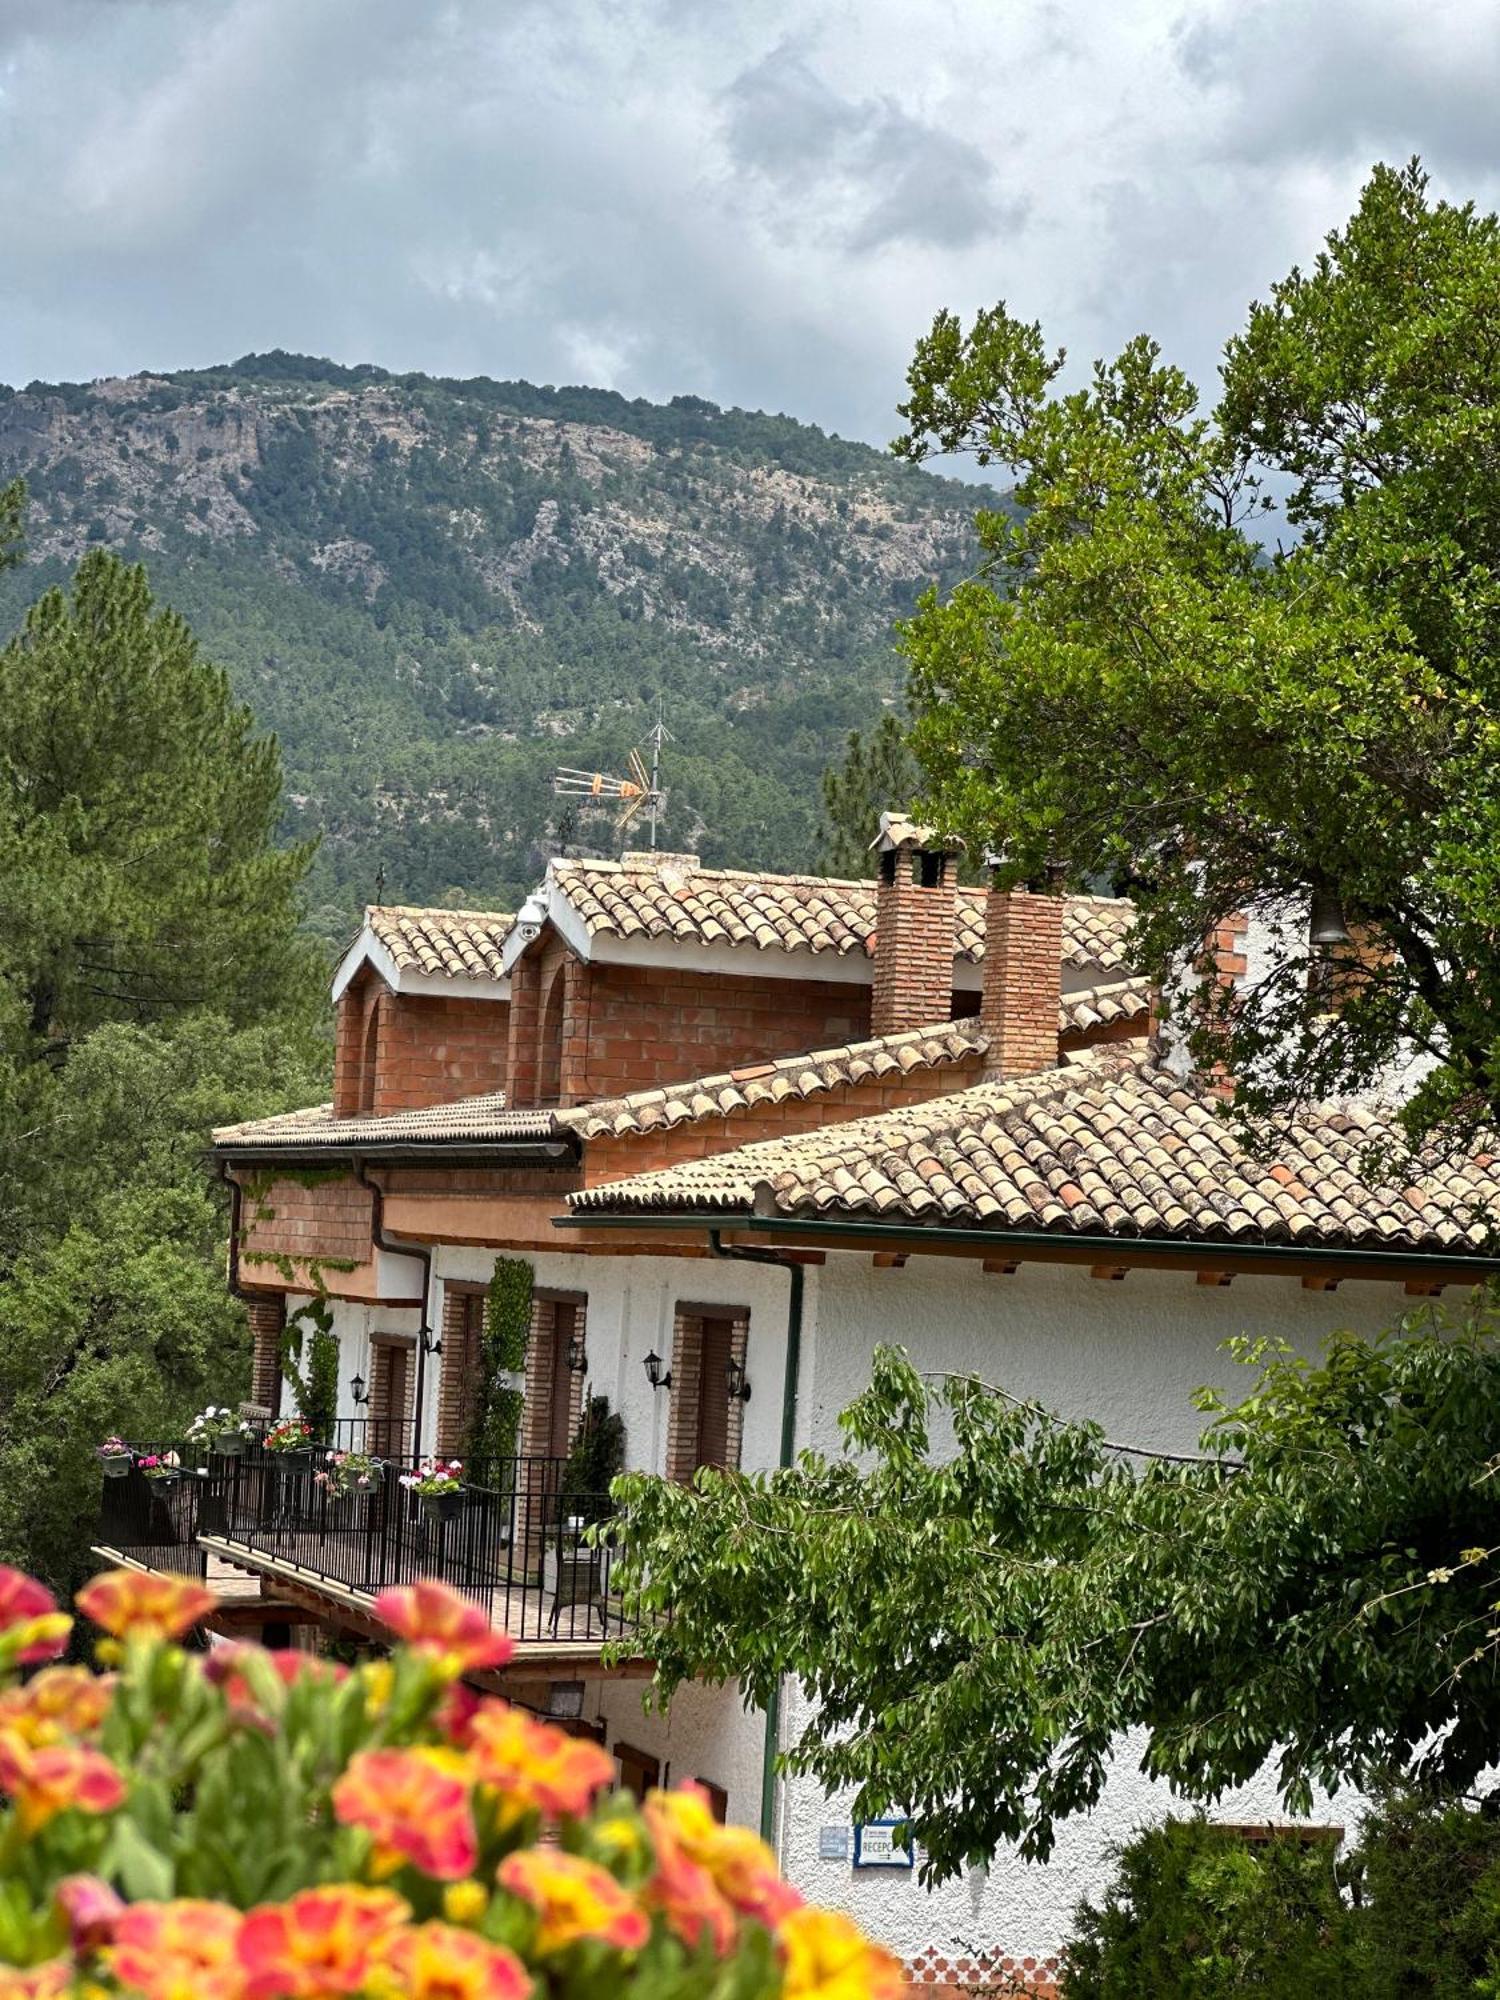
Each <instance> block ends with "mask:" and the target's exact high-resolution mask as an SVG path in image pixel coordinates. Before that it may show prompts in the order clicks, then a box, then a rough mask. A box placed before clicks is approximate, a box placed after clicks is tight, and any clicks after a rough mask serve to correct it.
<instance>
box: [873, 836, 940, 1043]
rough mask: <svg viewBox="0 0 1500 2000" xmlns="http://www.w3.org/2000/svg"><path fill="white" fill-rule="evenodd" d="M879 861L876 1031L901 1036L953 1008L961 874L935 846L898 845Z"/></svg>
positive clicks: (923, 1025) (876, 924)
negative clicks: (958, 874)
mask: <svg viewBox="0 0 1500 2000" xmlns="http://www.w3.org/2000/svg"><path fill="white" fill-rule="evenodd" d="M880 863H881V866H880V882H879V886H878V887H877V889H876V891H875V978H874V984H873V986H872V988H871V995H870V1032H871V1034H873V1035H896V1034H900V1033H901V1032H902V1030H903V1029H906V1028H925V1027H928V1026H930V1025H931V1023H932V1022H934V1021H946V1020H947V1019H948V1018H949V1016H950V1014H951V1012H952V1002H953V931H954V915H955V910H956V905H957V895H958V888H957V876H956V872H955V869H954V866H953V862H952V860H951V858H950V857H949V856H948V855H946V854H942V853H938V852H936V851H929V850H917V849H912V848H899V849H893V850H891V851H890V852H888V853H885V854H882V856H881V857H880Z"/></svg>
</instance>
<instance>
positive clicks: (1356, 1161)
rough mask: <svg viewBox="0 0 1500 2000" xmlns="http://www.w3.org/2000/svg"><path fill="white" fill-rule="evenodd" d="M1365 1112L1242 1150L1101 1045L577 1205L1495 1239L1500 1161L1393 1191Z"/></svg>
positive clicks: (1426, 1241)
mask: <svg viewBox="0 0 1500 2000" xmlns="http://www.w3.org/2000/svg"><path fill="white" fill-rule="evenodd" d="M1395 1136H1396V1135H1395V1134H1394V1132H1393V1130H1392V1128H1391V1127H1390V1126H1388V1125H1386V1124H1385V1123H1383V1122H1382V1121H1381V1120H1380V1119H1379V1118H1378V1117H1376V1116H1375V1115H1374V1114H1372V1113H1368V1112H1364V1111H1347V1110H1345V1111H1338V1110H1327V1111H1310V1112H1307V1113H1306V1114H1304V1115H1303V1116H1302V1117H1300V1118H1299V1119H1298V1121H1297V1123H1296V1124H1295V1125H1294V1126H1293V1127H1292V1129H1291V1130H1290V1131H1289V1132H1288V1133H1286V1134H1285V1135H1283V1136H1282V1138H1281V1141H1280V1143H1279V1147H1278V1151H1277V1154H1276V1156H1275V1157H1274V1158H1273V1159H1271V1160H1270V1161H1263V1160H1261V1159H1260V1158H1258V1157H1256V1156H1255V1155H1253V1154H1252V1153H1251V1152H1249V1151H1248V1150H1247V1149H1246V1148H1245V1146H1244V1145H1243V1144H1242V1142H1241V1141H1240V1139H1239V1138H1238V1137H1237V1135H1236V1133H1235V1131H1234V1128H1233V1127H1232V1126H1231V1125H1229V1124H1228V1123H1226V1122H1225V1120H1224V1119H1223V1117H1222V1116H1221V1113H1220V1107H1219V1105H1218V1102H1217V1100H1216V1099H1214V1098H1213V1097H1212V1096H1210V1095H1209V1094H1208V1093H1207V1092H1205V1091H1202V1090H1199V1089H1198V1088H1196V1087H1194V1086H1191V1085H1185V1084H1183V1083H1182V1082H1181V1081H1180V1080H1179V1079H1177V1078H1175V1077H1171V1076H1168V1075H1166V1074H1165V1073H1164V1072H1162V1071H1159V1070H1155V1069H1152V1068H1150V1067H1149V1066H1147V1065H1145V1064H1143V1063H1140V1062H1139V1060H1138V1058H1132V1057H1131V1056H1130V1055H1129V1054H1128V1053H1126V1052H1123V1051H1121V1050H1118V1049H1100V1050H1095V1051H1090V1052H1087V1053H1086V1054H1085V1055H1083V1056H1082V1057H1080V1058H1078V1059H1075V1060H1074V1061H1072V1062H1068V1063H1065V1064H1064V1065H1062V1066H1061V1067H1059V1068H1057V1069H1054V1070H1048V1071H1045V1072H1043V1073H1042V1074H1040V1075H1038V1076H1031V1077H1022V1078H1017V1079H1015V1080H1013V1081H1011V1082H1008V1083H983V1084H976V1085H974V1086H973V1087H971V1088H970V1089H968V1090H964V1091H961V1092H959V1093H957V1094H956V1095H954V1096H951V1097H945V1098H939V1099H936V1100H934V1101H932V1102H930V1103H927V1104H923V1105H917V1106H913V1107H910V1108H907V1109H903V1110H899V1111H893V1112H889V1113H885V1114H881V1115H879V1116H875V1117H870V1118H863V1119H859V1120H857V1121H854V1122H852V1123H849V1124H846V1125H834V1126H823V1127H821V1128H820V1129H819V1130H817V1131H815V1132H809V1133H804V1134H799V1135H795V1136H792V1137H788V1138H784V1139H773V1140H764V1141H762V1142H761V1143H759V1144H757V1145H753V1146H745V1147H741V1148H740V1149H739V1150H738V1151H736V1152H731V1153H721V1154H718V1155H717V1156H715V1157H713V1158H710V1159H706V1160H695V1161H691V1162H687V1163H685V1164H683V1165H681V1166H677V1167H670V1168H664V1169H662V1170H660V1171H659V1172H656V1173H651V1174H640V1175H636V1176H634V1177H633V1178H631V1179H629V1180H621V1181H614V1182H611V1183H608V1184H606V1185H604V1186H601V1187H598V1188H591V1189H589V1190H587V1191H586V1192H584V1193H581V1194H578V1195H575V1196H573V1197H572V1198H571V1199H572V1204H573V1206H574V1207H575V1208H576V1209H578V1210H581V1211H585V1212H587V1211H589V1210H615V1211H623V1212H639V1213H646V1212H652V1211H673V1210H675V1211H678V1212H686V1211H702V1212H708V1211H712V1212H720V1213H731V1212H739V1213H744V1212H748V1211H750V1210H752V1209H753V1210H754V1211H755V1212H756V1213H759V1214H768V1215H788V1216H791V1215H803V1216H806V1215H816V1214H830V1215H842V1216H850V1217H857V1216H859V1215H861V1214H863V1215H865V1216H866V1217H878V1216H884V1217H888V1218H891V1219H901V1220H909V1221H911V1222H914V1223H921V1222H932V1223H938V1222H940V1223H947V1224H950V1225H952V1224H959V1225H962V1224H971V1225H974V1226H979V1225H981V1224H984V1225H986V1226H989V1227H1010V1228H1020V1229H1032V1230H1035V1229H1042V1230H1050V1231H1054V1232H1056V1233H1057V1234H1058V1235H1060V1236H1065V1235H1068V1234H1086V1235H1097V1234H1108V1235H1111V1236H1118V1237H1121V1238H1126V1239H1129V1238H1168V1237H1170V1238H1176V1239H1179V1240H1188V1241H1200V1242H1209V1243H1214V1242H1217V1243H1228V1244H1239V1243H1256V1244H1276V1243H1295V1244H1302V1245H1312V1246H1317V1247H1324V1248H1335V1247H1337V1248H1350V1249H1358V1248H1369V1247H1372V1246H1373V1247H1379V1248H1382V1249H1401V1250H1410V1251H1413V1252H1417V1253H1422V1252H1433V1251H1439V1250H1451V1249H1454V1248H1458V1249H1461V1250H1473V1251H1475V1252H1488V1251H1489V1250H1490V1248H1491V1229H1492V1221H1491V1211H1492V1210H1493V1211H1494V1220H1495V1222H1496V1223H1500V1171H1497V1169H1496V1167H1495V1165H1494V1163H1493V1162H1492V1161H1489V1160H1488V1159H1487V1158H1486V1159H1483V1161H1482V1160H1481V1158H1463V1159H1457V1160H1455V1159H1437V1158H1434V1159H1433V1160H1431V1161H1429V1162H1427V1163H1425V1164H1424V1166H1423V1168H1422V1171H1421V1172H1420V1173H1417V1174H1415V1175H1411V1174H1408V1175H1406V1176H1405V1177H1404V1178H1403V1179H1402V1181H1401V1182H1400V1183H1399V1184H1393V1185H1391V1186H1389V1187H1386V1186H1381V1185H1370V1184H1367V1183H1366V1182H1365V1181H1364V1180H1363V1178H1362V1175H1361V1167H1362V1162H1363V1160H1364V1159H1365V1157H1366V1155H1367V1154H1368V1152H1369V1150H1370V1149H1371V1148H1372V1147H1378V1146H1380V1145H1381V1144H1383V1143H1386V1142H1389V1141H1393V1140H1394V1138H1395Z"/></svg>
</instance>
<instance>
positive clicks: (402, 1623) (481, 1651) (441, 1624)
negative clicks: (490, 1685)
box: [375, 1580, 516, 1679]
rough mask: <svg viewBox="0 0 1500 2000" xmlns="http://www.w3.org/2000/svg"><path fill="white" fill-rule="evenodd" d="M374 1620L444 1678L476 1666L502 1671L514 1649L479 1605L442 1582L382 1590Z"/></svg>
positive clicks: (429, 1582) (377, 1600) (454, 1677)
mask: <svg viewBox="0 0 1500 2000" xmlns="http://www.w3.org/2000/svg"><path fill="white" fill-rule="evenodd" d="M375 1616H376V1617H377V1618H380V1619H382V1620H384V1622H385V1623H386V1624H387V1625H389V1626H390V1628H391V1630H392V1631H393V1632H395V1633H397V1634H398V1635H399V1636H400V1637H401V1638H403V1639H404V1640H405V1641H406V1643H407V1644H408V1645H409V1646H415V1647H416V1648H417V1650H418V1651H419V1652H422V1653H426V1654H427V1655H428V1656H429V1658H430V1659H431V1660H432V1661H433V1663H434V1664H435V1665H436V1666H437V1667H438V1669H439V1671H440V1672H442V1673H444V1674H446V1675H448V1676H449V1678H450V1679H456V1678H457V1677H458V1675H459V1674H467V1673H471V1672H472V1671H473V1670H474V1668H476V1667H503V1666H504V1665H505V1663H506V1661H507V1660H508V1659H509V1658H510V1656H511V1654H512V1653H514V1651H515V1650H516V1647H515V1641H514V1640H513V1639H508V1638H506V1636H505V1634H504V1633H503V1632H497V1631H495V1630H494V1628H493V1627H492V1626H491V1624H490V1621H489V1619H488V1617H487V1616H486V1615H485V1613H484V1611H483V1610H482V1609H481V1607H480V1606H479V1605H477V1604H473V1603H471V1602H470V1601H469V1599H468V1598H466V1597H460V1596H459V1594H458V1592H457V1591H456V1590H450V1589H449V1588H448V1586H447V1584H445V1583H434V1582H431V1581H430V1580H428V1581H423V1582H421V1583H413V1584H407V1585H404V1586H403V1587H402V1588H401V1589H399V1590H383V1591H381V1593H380V1595H379V1596H378V1597H377V1598H376V1600H375Z"/></svg>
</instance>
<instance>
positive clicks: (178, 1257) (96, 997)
mask: <svg viewBox="0 0 1500 2000" xmlns="http://www.w3.org/2000/svg"><path fill="white" fill-rule="evenodd" d="M20 505H21V496H20V494H19V491H18V489H16V488H14V487H12V488H7V489H5V491H4V493H3V494H0V558H3V555H4V552H5V550H6V547H7V545H8V544H7V538H8V537H9V536H10V535H11V533H12V531H13V529H14V528H15V526H16V524H17V523H18V521H19V509H20ZM278 811H279V769H278V764H277V757H276V751H275V746H274V744H272V743H268V742H264V741H256V740H254V739H253V737H252V734H251V726H250V722H249V717H248V715H247V714H246V712H245V711H244V710H243V709H241V708H239V707H237V706H236V705H235V704H234V703H233V702H232V701H231V699H230V697H229V694H228V691H227V686H226V683H225V680H224V677H223V675H222V674H221V673H219V672H218V671H217V669H215V668H213V667H210V666H208V665H207V664H206V663H204V662H203V661H202V660H201V658H200V657H199V655H198V653H197V649H196V647H195V644H194V642H193V640H192V637H191V635H190V634H189V633H188V632H187V630H186V628H185V627H184V626H183V625H182V624H181V621H180V620H178V619H177V618H176V617H175V616H173V615H171V614H167V613H160V612H158V611H156V610H155V609H154V608H153V605H152V601H151V597H150V593H149V591H148V589H147V587H146V583H145V579H144V577H143V576H142V575H141V574H140V572H138V571H133V570H127V569H126V568H124V567H123V566H122V565H121V564H120V563H119V562H118V561H116V560H115V559H114V558H113V557H111V556H109V555H105V554H94V555H91V556H89V557H87V558H86V559H85V560H84V562H83V563H82V564H81V565H80V566H79V571H78V575H77V578H76V581H75V583H74V585H73V587H72V588H71V590H69V591H66V592H64V591H62V590H60V589H59V590H55V591H50V592H48V593H47V594H46V595H44V597H43V598H42V599H41V601H40V602H39V603H38V604H37V605H36V606H35V607H34V609H33V611H32V613H31V615H30V617H29V618H28V621H27V624H26V628H25V630H24V631H23V632H22V633H21V634H20V635H19V636H18V637H17V638H15V639H13V640H12V641H11V642H10V644H9V645H7V646H5V647H4V648H3V650H0V1560H5V1561H9V1562H12V1563H15V1564H18V1565H20V1566H22V1567H27V1568H32V1569H38V1570H40V1571H42V1572H43V1573H44V1574H45V1575H47V1576H48V1577H49V1578H50V1579H51V1580H53V1581H54V1582H55V1583H56V1584H57V1585H58V1586H59V1587H63V1588H66V1587H67V1586H69V1585H70V1584H71V1583H73V1582H74V1581H76V1579H77V1578H78V1576H79V1575H80V1574H81V1572H82V1570H83V1569H84V1567H85V1566H86V1564H87V1561H88V1557H87V1546H88V1539H89V1533H90V1526H91V1523H92V1520H93V1517H94V1513H95V1509H96V1505H97V1493H98V1485H97V1468H96V1467H95V1466H92V1465H91V1464H90V1462H89V1461H90V1458H91V1456H92V1447H93V1445H94V1444H95V1443H97V1441H98V1439H99V1437H100V1436H101V1435H103V1433H104V1432H106V1431H118V1432H120V1433H122V1434H127V1435H130V1436H133V1437H141V1438H147V1439H149V1438H153V1437H162V1436H164V1435H166V1436H170V1435H172V1434H174V1433H178V1432H180V1430H181V1428H182V1426H183V1425H184V1424H185V1423H186V1421H187V1419H188V1418H189V1416H190V1415H191V1414H192V1412H193V1411H194V1410H195V1409H198V1408H201V1407H202V1406H203V1405H204V1404H206V1403H210V1402H222V1401H225V1400H228V1399H230V1398H232V1397H234V1396H236V1395H237V1394H240V1393H243V1391H244V1389H245V1387H246V1386H247V1384H248V1374H249V1338H248V1331H247V1328H246V1326H245V1321H244V1314H243V1311H242V1309H241V1308H240V1307H239V1306H238V1305H237V1304H236V1303H235V1302H234V1301H233V1300H231V1299H230V1298H228V1297H227V1295H226V1293H225V1289H224V1264H225V1241H226V1236H227V1214H228V1202H227V1199H226V1198H225V1196H224V1194H223V1191H222V1190H221V1189H220V1188H219V1187H218V1186H217V1185H216V1184H213V1183H211V1182H209V1181H208V1179H207V1178H206V1176H205V1174H204V1170H203V1153H204V1149H205V1146H206V1144H207V1142H208V1137H209V1133H210V1131H211V1129H212V1128H213V1127H214V1126H215V1125H219V1124H228V1123H231V1122H233V1121H235V1120H237V1119H241V1118H246V1117H256V1116H264V1115H268V1114H270V1113H271V1112H273V1111H277V1110H283V1109H286V1108H288V1106H290V1105H292V1104H297V1103H306V1102H307V1101H308V1100H309V1098H316V1097H318V1096H320V1095H321V1094H322V1089H323V1080H324V1078H325V1077H326V1073H327V1067H328V1049H327V1045H326V1039H325V1037H324V1034H323V1032H322V1030H321V1028H320V1027H319V1026H317V1025H315V1016H314V1009H315V1008H316V986H317V984H319V983H320V980H319V977H318V961H317V960H316V958H310V957H309V952H308V948H307V946H306V944H305V943H301V942H299V940H298V937H297V930H296V925H297V918H298V905H297V901H296V892H297V886H298V883H299V881H300V880H301V877H302V875H303V874H304V873H305V870H306V866H307V856H306V854H305V853H300V852H286V851H278V850H276V849H275V848H274V847H273V846H272V845H271V844H270V839H269V836H270V832H271V829H272V828H273V827H274V825H275V822H276V819H277V816H278ZM310 975H311V976H310Z"/></svg>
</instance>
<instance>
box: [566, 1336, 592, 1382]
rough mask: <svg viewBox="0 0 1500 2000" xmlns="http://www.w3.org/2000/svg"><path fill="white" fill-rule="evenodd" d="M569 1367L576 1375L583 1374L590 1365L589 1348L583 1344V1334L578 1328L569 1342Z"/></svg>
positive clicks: (567, 1357)
mask: <svg viewBox="0 0 1500 2000" xmlns="http://www.w3.org/2000/svg"><path fill="white" fill-rule="evenodd" d="M565 1358H566V1360H567V1364H568V1369H569V1371H570V1373H572V1374H574V1375H581V1374H582V1373H583V1371H584V1370H585V1369H586V1368H587V1367H588V1365H589V1354H588V1349H587V1348H586V1347H585V1346H584V1344H583V1335H582V1334H581V1333H579V1332H578V1331H577V1330H576V1329H575V1330H574V1333H573V1336H572V1338H571V1339H570V1340H569V1342H568V1352H567V1355H566V1357H565Z"/></svg>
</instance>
